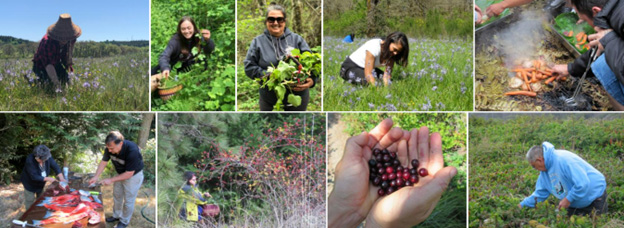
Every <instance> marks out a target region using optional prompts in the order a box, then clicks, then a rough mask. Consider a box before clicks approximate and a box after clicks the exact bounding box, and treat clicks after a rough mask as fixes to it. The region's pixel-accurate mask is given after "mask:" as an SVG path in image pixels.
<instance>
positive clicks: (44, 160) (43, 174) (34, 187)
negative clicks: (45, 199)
mask: <svg viewBox="0 0 624 228" xmlns="http://www.w3.org/2000/svg"><path fill="white" fill-rule="evenodd" d="M50 169H53V170H54V172H55V173H56V176H57V177H58V180H59V181H62V182H67V181H66V180H65V178H64V177H63V173H62V172H61V167H60V166H59V165H58V164H57V163H56V161H54V158H52V154H51V153H50V148H48V147H47V146H45V145H38V146H36V147H35V149H33V153H32V154H29V155H28V157H26V164H25V165H24V170H23V171H22V176H21V178H20V180H21V181H22V185H24V207H25V208H26V210H28V208H29V207H30V205H32V204H33V203H34V202H35V199H37V198H39V196H41V194H42V193H43V187H44V186H45V184H46V182H55V181H56V179H54V178H53V177H49V175H48V174H50Z"/></svg>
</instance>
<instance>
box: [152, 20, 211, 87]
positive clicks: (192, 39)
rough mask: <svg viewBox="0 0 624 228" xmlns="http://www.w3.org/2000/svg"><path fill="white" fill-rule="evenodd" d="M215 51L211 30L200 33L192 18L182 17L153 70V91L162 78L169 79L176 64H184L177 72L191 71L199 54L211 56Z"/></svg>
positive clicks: (203, 30)
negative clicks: (195, 50) (194, 50)
mask: <svg viewBox="0 0 624 228" xmlns="http://www.w3.org/2000/svg"><path fill="white" fill-rule="evenodd" d="M200 33H201V36H200V35H199V34H200ZM195 47H196V48H197V51H198V53H197V54H193V52H192V50H193V48H195ZM214 49H215V44H214V42H213V41H212V39H210V30H207V29H202V30H201V31H200V30H199V29H198V28H197V25H196V24H195V21H194V20H193V19H192V18H191V17H188V16H185V17H182V19H180V21H179V22H178V28H177V32H176V34H174V35H173V36H172V37H171V39H170V40H169V43H168V44H167V48H165V50H164V51H163V53H162V54H160V56H159V57H158V65H156V66H154V67H152V69H151V75H152V77H151V90H152V91H154V90H155V89H156V87H157V84H158V81H160V80H161V79H162V78H167V77H169V73H170V71H171V69H172V67H173V66H175V65H176V63H178V62H182V65H181V66H180V68H179V69H176V70H177V71H181V72H186V71H189V70H190V67H191V65H193V64H194V63H195V61H196V60H195V58H196V57H197V56H198V55H199V54H202V53H203V54H205V55H206V56H209V55H210V53H212V51H214ZM204 66H205V65H204ZM159 71H160V74H159V73H158V72H159Z"/></svg>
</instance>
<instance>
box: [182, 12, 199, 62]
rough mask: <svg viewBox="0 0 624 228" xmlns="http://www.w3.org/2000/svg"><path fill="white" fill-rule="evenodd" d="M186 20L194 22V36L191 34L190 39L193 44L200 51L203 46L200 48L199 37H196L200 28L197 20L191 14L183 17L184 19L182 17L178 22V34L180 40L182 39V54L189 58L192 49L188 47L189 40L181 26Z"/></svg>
mask: <svg viewBox="0 0 624 228" xmlns="http://www.w3.org/2000/svg"><path fill="white" fill-rule="evenodd" d="M185 21H188V22H191V24H193V36H191V39H190V42H191V45H192V46H196V47H197V49H198V51H201V48H199V38H197V37H196V35H197V34H199V29H197V25H196V24H195V21H193V18H191V17H189V16H184V17H182V19H180V21H179V22H178V32H177V33H176V34H178V40H179V41H180V47H181V52H182V55H183V56H184V58H188V57H189V54H190V53H191V50H189V49H188V47H189V40H187V39H186V38H185V37H184V35H182V29H181V28H180V27H181V26H182V23H183V22H185Z"/></svg>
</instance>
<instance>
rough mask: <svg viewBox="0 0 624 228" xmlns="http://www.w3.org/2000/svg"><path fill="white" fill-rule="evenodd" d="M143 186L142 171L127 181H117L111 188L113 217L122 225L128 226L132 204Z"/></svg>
mask: <svg viewBox="0 0 624 228" xmlns="http://www.w3.org/2000/svg"><path fill="white" fill-rule="evenodd" d="M141 184H143V170H141V171H140V172H139V173H137V174H135V175H134V176H132V177H130V178H129V179H126V180H123V181H117V182H115V183H114V186H113V202H114V205H113V217H115V218H118V219H119V221H120V222H122V223H124V224H126V225H127V224H130V219H131V218H132V213H133V212H134V202H135V200H136V197H137V194H138V193H139V189H140V188H141Z"/></svg>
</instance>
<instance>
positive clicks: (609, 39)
mask: <svg viewBox="0 0 624 228" xmlns="http://www.w3.org/2000/svg"><path fill="white" fill-rule="evenodd" d="M594 26H598V27H601V28H606V29H613V31H612V32H610V33H608V34H607V35H605V36H604V37H602V39H600V43H601V44H602V46H603V47H604V52H603V53H604V55H605V59H606V60H607V64H608V65H609V68H611V71H613V73H614V74H615V77H616V78H617V79H618V81H620V83H622V84H624V0H610V1H609V2H607V4H606V5H604V7H602V11H600V12H599V13H598V14H596V17H594ZM589 53H590V52H589V51H588V52H585V53H584V54H583V55H581V56H579V57H578V58H577V59H575V60H574V62H572V63H570V64H568V72H569V73H570V75H574V76H581V75H583V72H585V67H587V63H588V62H589ZM589 73H591V71H590V72H589ZM589 73H588V74H589Z"/></svg>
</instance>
